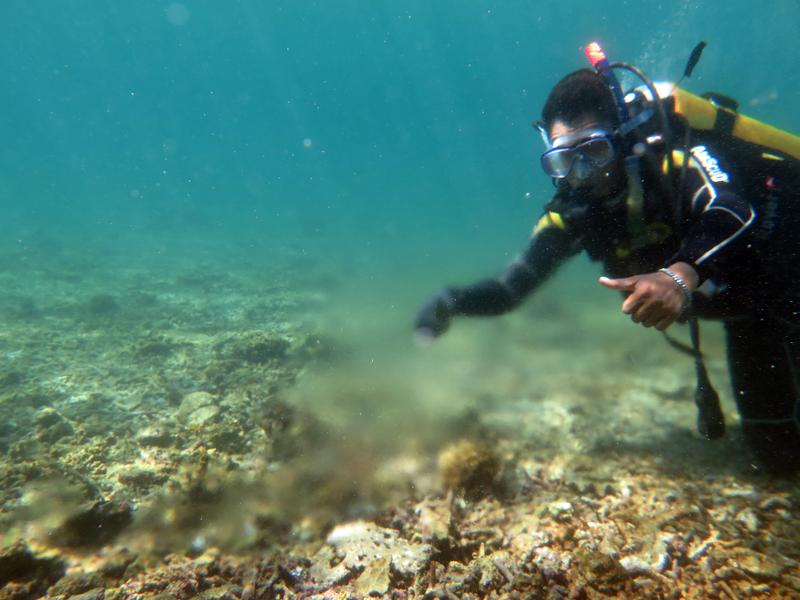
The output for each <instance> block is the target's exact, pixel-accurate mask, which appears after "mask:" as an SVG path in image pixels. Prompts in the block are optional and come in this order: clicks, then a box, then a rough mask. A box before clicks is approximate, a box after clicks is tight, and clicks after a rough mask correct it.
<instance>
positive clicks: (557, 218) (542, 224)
mask: <svg viewBox="0 0 800 600" xmlns="http://www.w3.org/2000/svg"><path fill="white" fill-rule="evenodd" d="M550 227H555V228H556V229H561V230H564V229H566V228H567V226H566V225H564V219H562V218H561V215H560V214H558V213H557V212H553V211H550V212H548V213H545V214H544V215H543V216H542V218H541V219H539V222H538V223H536V227H534V228H533V235H539V233H540V232H542V231H544V230H545V229H548V228H550Z"/></svg>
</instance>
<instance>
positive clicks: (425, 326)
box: [414, 289, 456, 339]
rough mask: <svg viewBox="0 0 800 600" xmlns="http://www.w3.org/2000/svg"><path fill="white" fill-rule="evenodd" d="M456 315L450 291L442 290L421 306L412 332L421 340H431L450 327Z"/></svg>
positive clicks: (454, 303)
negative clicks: (451, 319)
mask: <svg viewBox="0 0 800 600" xmlns="http://www.w3.org/2000/svg"><path fill="white" fill-rule="evenodd" d="M455 314H456V299H455V296H454V295H453V292H452V290H449V289H444V290H442V291H441V292H439V293H437V294H435V295H434V296H433V297H432V298H431V299H430V300H428V301H427V302H426V303H425V304H423V305H422V308H420V309H419V312H417V318H416V319H415V321H414V332H415V333H416V334H417V336H419V337H420V338H422V339H433V338H437V337H439V336H440V335H442V334H443V333H444V332H445V331H447V328H448V327H450V318H451V317H452V316H453V315H455Z"/></svg>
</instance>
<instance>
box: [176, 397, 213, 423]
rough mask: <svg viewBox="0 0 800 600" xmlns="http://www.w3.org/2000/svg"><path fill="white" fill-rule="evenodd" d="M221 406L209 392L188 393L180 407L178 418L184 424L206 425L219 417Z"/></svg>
mask: <svg viewBox="0 0 800 600" xmlns="http://www.w3.org/2000/svg"><path fill="white" fill-rule="evenodd" d="M219 412H220V408H219V406H218V405H217V400H216V398H215V397H214V396H212V395H211V394H209V393H208V392H191V393H189V394H186V395H185V396H184V397H183V400H182V401H181V405H180V408H178V415H177V417H178V420H179V421H180V422H181V423H183V424H184V425H190V426H191V425H194V426H197V425H204V424H205V423H208V422H209V421H212V420H213V419H215V418H216V417H217V415H218V414H219Z"/></svg>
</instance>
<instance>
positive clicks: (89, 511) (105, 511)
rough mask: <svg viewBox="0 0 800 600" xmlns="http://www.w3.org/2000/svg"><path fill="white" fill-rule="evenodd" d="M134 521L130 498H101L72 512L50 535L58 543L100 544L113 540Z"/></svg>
mask: <svg viewBox="0 0 800 600" xmlns="http://www.w3.org/2000/svg"><path fill="white" fill-rule="evenodd" d="M132 521H133V510H132V509H131V506H130V505H129V504H128V503H127V502H106V501H102V500H101V501H97V502H94V503H93V504H89V505H86V506H84V507H83V508H82V509H81V510H79V511H77V512H75V513H74V514H72V515H71V516H69V517H68V518H67V519H66V520H65V521H64V523H62V524H61V525H60V526H59V527H57V528H56V529H55V530H54V531H53V532H52V533H51V535H50V538H51V541H52V542H53V543H55V544H56V545H58V546H66V547H70V548H96V547H99V546H102V545H104V544H106V543H108V542H110V541H111V540H113V539H114V538H115V537H116V536H117V535H118V534H119V533H120V532H121V531H122V530H123V529H125V528H126V527H127V526H128V525H130V524H131V522H132Z"/></svg>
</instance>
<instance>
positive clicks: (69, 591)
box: [47, 573, 103, 598]
mask: <svg viewBox="0 0 800 600" xmlns="http://www.w3.org/2000/svg"><path fill="white" fill-rule="evenodd" d="M102 585H103V578H102V577H100V575H98V574H97V573H69V574H67V575H64V577H62V578H61V579H59V580H58V581H57V582H56V583H54V584H53V585H51V586H50V588H49V589H48V590H47V595H48V596H51V597H52V596H64V597H66V598H72V597H74V596H76V595H78V594H83V593H84V592H88V591H89V590H94V589H95V588H99V587H101V586H102Z"/></svg>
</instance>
